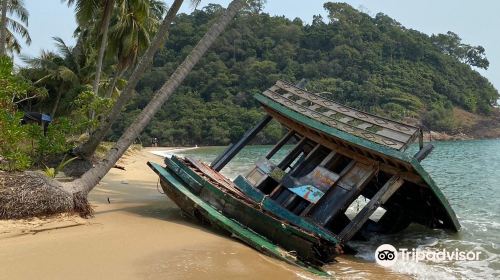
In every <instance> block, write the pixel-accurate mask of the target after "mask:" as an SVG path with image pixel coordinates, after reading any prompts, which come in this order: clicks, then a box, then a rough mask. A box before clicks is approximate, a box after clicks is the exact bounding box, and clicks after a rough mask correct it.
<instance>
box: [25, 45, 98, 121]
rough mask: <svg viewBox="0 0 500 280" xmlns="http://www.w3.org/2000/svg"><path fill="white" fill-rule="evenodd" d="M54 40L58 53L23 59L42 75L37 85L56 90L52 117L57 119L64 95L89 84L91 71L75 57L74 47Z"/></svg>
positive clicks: (45, 53) (44, 53)
mask: <svg viewBox="0 0 500 280" xmlns="http://www.w3.org/2000/svg"><path fill="white" fill-rule="evenodd" d="M53 39H54V41H55V45H56V48H57V53H54V52H46V51H42V53H41V55H40V56H39V57H26V56H23V57H21V59H22V60H23V61H24V62H25V63H26V64H27V65H28V66H29V67H30V70H32V71H37V72H39V73H41V74H39V75H38V78H36V79H37V80H36V81H35V82H34V84H35V85H45V86H47V85H51V86H52V87H54V88H55V91H56V93H57V95H56V98H55V100H54V103H53V105H52V109H51V116H52V117H55V115H56V113H57V110H58V108H59V104H60V101H61V97H62V95H63V93H64V92H67V91H70V90H71V89H75V88H77V87H79V86H80V85H85V84H88V83H89V82H90V77H91V71H90V69H89V67H88V66H87V65H86V63H85V59H84V58H81V57H78V56H76V55H75V53H74V48H73V47H70V46H68V45H66V43H65V42H64V41H63V40H62V39H61V38H59V37H54V38H53ZM40 75H41V77H40Z"/></svg>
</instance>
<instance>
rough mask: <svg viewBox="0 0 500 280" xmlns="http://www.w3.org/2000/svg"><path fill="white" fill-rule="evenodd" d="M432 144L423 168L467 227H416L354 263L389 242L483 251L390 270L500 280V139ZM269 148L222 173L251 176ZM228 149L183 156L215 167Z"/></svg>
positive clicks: (365, 250) (379, 240)
mask: <svg viewBox="0 0 500 280" xmlns="http://www.w3.org/2000/svg"><path fill="white" fill-rule="evenodd" d="M433 144H434V146H435V147H436V148H435V149H434V151H433V153H432V154H431V155H430V156H429V157H428V158H427V159H425V160H424V161H423V162H422V165H423V166H424V168H425V169H426V170H427V171H428V172H429V173H430V174H431V176H432V177H433V179H434V180H435V181H436V183H437V185H438V186H439V187H440V188H441V190H442V192H443V193H444V194H445V196H446V197H447V198H448V200H449V202H450V204H451V206H452V207H453V209H454V210H455V212H456V214H457V216H458V219H459V221H460V223H461V225H462V229H461V230H460V232H459V233H448V232H445V231H442V230H429V229H426V228H424V227H421V226H418V225H412V226H410V227H409V228H408V229H406V230H405V231H403V232H401V233H398V234H395V235H390V236H377V237H374V238H373V239H372V240H370V241H368V242H356V243H354V244H353V245H354V247H356V248H357V249H358V251H359V253H358V254H357V255H356V256H355V258H354V260H355V261H356V260H358V261H360V262H366V261H369V262H374V252H375V249H376V247H378V245H380V244H384V243H390V244H392V245H394V246H395V247H396V248H401V247H405V248H419V249H422V250H428V251H436V250H442V249H447V250H448V251H454V250H455V249H459V250H465V251H469V250H470V251H478V252H481V253H480V260H479V261H445V262H418V263H415V262H403V261H399V260H398V262H397V263H396V264H395V265H394V266H392V267H391V268H390V269H391V270H394V271H397V272H400V273H404V274H408V275H411V276H413V277H415V278H419V279H453V278H457V279H500V256H499V254H500V140H478V141H458V142H433ZM412 148H413V150H415V147H412ZM269 149H270V146H249V147H247V148H245V149H243V150H242V151H241V152H240V153H239V154H238V156H237V157H236V158H235V159H234V160H233V161H232V162H231V163H230V164H229V165H228V166H226V167H225V168H224V169H223V171H222V173H223V174H225V175H226V176H227V177H229V178H234V177H235V176H236V175H238V174H246V172H248V171H249V170H250V168H252V166H253V164H254V162H255V161H256V160H257V159H259V158H261V157H263V156H264V155H265V153H266V152H267V151H268V150H269ZM223 150H224V147H207V148H200V149H197V150H191V151H188V152H186V153H184V154H179V155H184V156H192V157H195V158H198V159H201V160H203V161H205V162H211V161H212V160H213V159H214V158H215V157H216V156H217V155H218V154H219V153H221V152H222V151H223ZM410 151H411V150H410ZM283 154H284V153H282V154H281V155H278V156H277V158H279V157H280V156H283Z"/></svg>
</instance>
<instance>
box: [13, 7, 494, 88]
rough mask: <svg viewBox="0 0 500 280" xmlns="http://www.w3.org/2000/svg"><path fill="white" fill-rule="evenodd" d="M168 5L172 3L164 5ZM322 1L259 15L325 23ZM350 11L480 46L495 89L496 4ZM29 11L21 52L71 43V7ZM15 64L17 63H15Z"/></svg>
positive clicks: (32, 52)
mask: <svg viewBox="0 0 500 280" xmlns="http://www.w3.org/2000/svg"><path fill="white" fill-rule="evenodd" d="M165 2H166V3H167V4H171V2H173V1H170V0H169V1H165ZM229 2H230V0H202V1H201V4H200V5H199V6H198V7H204V6H205V5H206V4H208V3H217V4H221V5H223V6H227V4H228V3H229ZM325 2H327V0H306V1H304V0H302V1H301V0H267V4H266V6H265V8H264V12H266V13H269V14H271V15H280V16H281V15H284V16H286V17H288V18H290V19H293V18H295V17H299V18H301V19H302V20H303V21H304V22H307V23H310V22H311V20H312V17H313V15H318V14H321V15H323V17H324V18H325V19H326V13H325V11H324V9H323V3H325ZM344 2H347V3H349V4H350V5H352V6H353V7H354V8H358V9H361V10H362V11H364V12H366V13H368V14H370V15H372V16H374V15H375V14H377V13H379V12H382V13H384V14H387V15H388V16H390V17H392V18H394V19H396V20H397V21H398V22H400V23H401V24H403V25H404V26H406V27H407V28H412V29H416V30H419V31H421V32H424V33H426V34H429V35H431V34H437V33H446V32H447V31H453V32H455V33H457V34H458V35H459V36H460V37H461V38H462V42H464V43H466V44H470V45H474V46H475V45H481V46H483V47H484V48H485V49H486V56H487V58H488V60H489V61H490V67H489V68H488V70H480V71H479V72H480V73H481V74H482V75H484V76H485V77H487V78H488V79H489V80H490V81H491V82H492V83H493V85H494V86H495V87H496V88H497V89H500V36H499V35H500V30H499V28H500V16H499V15H498V12H500V1H498V0H474V1H471V0H418V1H416V0H412V1H409V0H344ZM25 5H26V8H27V9H28V11H29V12H30V19H29V26H28V30H29V33H30V35H31V38H32V43H31V45H30V46H24V47H23V50H22V54H24V55H29V56H35V55H38V54H39V53H40V50H42V49H53V48H54V45H53V40H52V37H54V36H57V37H61V38H62V39H63V40H64V41H65V42H66V43H67V44H69V45H72V44H74V41H75V40H74V38H73V36H72V35H73V31H74V30H75V27H76V23H75V19H74V14H73V9H72V8H68V7H67V6H66V4H63V3H61V0H26V1H25ZM192 10H193V7H192V6H191V5H189V1H186V3H185V4H184V6H183V7H182V8H181V12H185V13H189V12H191V11H192ZM16 61H17V62H19V59H16Z"/></svg>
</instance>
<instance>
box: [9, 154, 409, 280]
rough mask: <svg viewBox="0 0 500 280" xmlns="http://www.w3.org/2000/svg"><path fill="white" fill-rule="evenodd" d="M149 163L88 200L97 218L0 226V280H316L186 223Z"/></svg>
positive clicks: (366, 270)
mask: <svg viewBox="0 0 500 280" xmlns="http://www.w3.org/2000/svg"><path fill="white" fill-rule="evenodd" d="M153 149H154V150H158V148H153ZM148 160H151V161H155V162H158V163H162V158H160V157H159V156H156V155H153V154H151V153H149V152H148V149H143V150H142V151H139V152H135V153H134V154H133V155H129V156H125V157H124V158H122V160H121V162H120V165H123V166H124V167H125V168H126V170H125V171H123V170H119V169H112V170H111V171H110V172H109V173H108V174H107V175H106V177H105V178H104V179H103V180H102V182H101V183H100V184H99V186H97V187H96V189H94V190H93V192H92V193H91V196H90V199H91V202H92V204H93V206H94V209H95V217H94V218H91V219H81V218H79V217H75V216H71V215H60V216H57V217H52V218H50V219H33V220H29V221H0V268H1V273H0V279H256V278H259V279H301V278H302V279H310V278H315V277H314V276H313V275H310V274H308V273H306V272H304V271H301V270H300V269H297V268H295V267H293V266H290V265H287V264H284V263H282V262H280V261H277V260H274V259H272V258H269V257H266V256H263V255H262V254H260V253H258V252H257V251H255V250H253V249H252V248H250V247H247V246H246V245H244V244H242V243H240V242H238V241H237V240H235V239H232V238H230V237H226V236H223V235H221V234H219V233H217V232H214V231H212V230H210V229H206V228H204V227H202V226H200V225H198V224H197V223H196V222H194V221H192V220H189V219H188V218H186V217H183V216H182V213H181V211H180V209H179V208H177V207H176V205H175V204H174V203H173V202H171V201H170V200H169V199H168V198H167V197H166V196H165V195H164V194H161V193H159V191H161V188H159V187H158V186H157V182H158V177H157V176H156V174H155V173H153V172H152V171H151V170H150V169H149V168H148V167H147V166H146V162H147V161H148ZM108 198H109V201H110V203H108ZM328 270H331V271H332V272H333V273H334V274H335V275H336V276H337V277H338V278H349V279H375V278H379V277H388V276H389V277H391V278H401V277H402V276H401V275H394V274H393V273H391V272H389V271H387V270H385V269H383V268H381V267H378V266H376V265H374V264H372V263H363V262H360V261H356V260H353V259H352V258H350V257H342V258H340V259H339V263H337V264H335V265H330V266H328Z"/></svg>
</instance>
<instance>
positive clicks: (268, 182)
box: [257, 177, 279, 194]
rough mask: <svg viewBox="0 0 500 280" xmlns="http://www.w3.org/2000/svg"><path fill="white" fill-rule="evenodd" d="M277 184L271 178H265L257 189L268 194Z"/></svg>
mask: <svg viewBox="0 0 500 280" xmlns="http://www.w3.org/2000/svg"><path fill="white" fill-rule="evenodd" d="M278 184H279V183H278V182H276V180H274V179H273V178H271V177H267V178H266V179H264V181H262V183H260V185H259V186H258V187H257V188H258V189H259V190H260V191H261V192H262V193H264V194H270V193H271V192H272V191H273V190H274V189H275V188H276V187H277V186H278Z"/></svg>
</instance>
